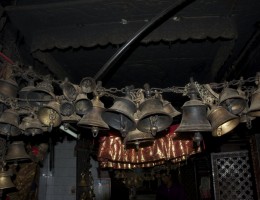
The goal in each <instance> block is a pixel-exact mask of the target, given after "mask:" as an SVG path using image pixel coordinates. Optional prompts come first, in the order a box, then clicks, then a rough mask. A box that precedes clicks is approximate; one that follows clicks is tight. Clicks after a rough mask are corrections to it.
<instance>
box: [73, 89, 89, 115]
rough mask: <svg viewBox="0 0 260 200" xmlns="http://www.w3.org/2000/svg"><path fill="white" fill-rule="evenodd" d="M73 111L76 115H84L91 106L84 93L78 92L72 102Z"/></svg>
mask: <svg viewBox="0 0 260 200" xmlns="http://www.w3.org/2000/svg"><path fill="white" fill-rule="evenodd" d="M74 105H75V112H76V113H77V114H78V115H85V114H86V113H87V112H88V111H89V110H90V109H91V108H92V102H91V101H90V100H89V99H88V97H87V95H86V94H82V93H81V94H79V95H78V96H77V98H76V100H75V102H74Z"/></svg>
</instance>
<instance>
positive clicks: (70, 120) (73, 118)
mask: <svg viewBox="0 0 260 200" xmlns="http://www.w3.org/2000/svg"><path fill="white" fill-rule="evenodd" d="M80 119H81V117H80V116H79V115H77V114H76V113H73V114H72V115H70V116H61V120H62V123H78V122H79V120H80Z"/></svg>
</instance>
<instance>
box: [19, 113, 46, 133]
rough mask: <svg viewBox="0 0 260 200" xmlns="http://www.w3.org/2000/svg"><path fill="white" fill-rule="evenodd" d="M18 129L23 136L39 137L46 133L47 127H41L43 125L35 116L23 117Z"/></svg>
mask: <svg viewBox="0 0 260 200" xmlns="http://www.w3.org/2000/svg"><path fill="white" fill-rule="evenodd" d="M19 128H20V129H21V130H23V133H24V134H25V135H32V136H34V135H39V134H42V133H43V132H46V131H47V127H46V126H45V127H43V124H42V123H41V122H40V121H39V119H38V118H37V116H33V117H31V116H27V117H24V118H23V120H22V123H21V124H20V125H19Z"/></svg>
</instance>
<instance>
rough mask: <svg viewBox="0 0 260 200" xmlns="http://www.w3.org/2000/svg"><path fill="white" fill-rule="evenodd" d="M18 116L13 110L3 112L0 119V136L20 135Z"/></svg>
mask: <svg viewBox="0 0 260 200" xmlns="http://www.w3.org/2000/svg"><path fill="white" fill-rule="evenodd" d="M18 123H19V115H18V113H17V112H15V111H14V110H13V109H7V110H5V111H4V112H3V113H2V115H1V117H0V134H2V135H9V136H17V135H19V134H20V129H19V124H18Z"/></svg>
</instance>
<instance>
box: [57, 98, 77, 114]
mask: <svg viewBox="0 0 260 200" xmlns="http://www.w3.org/2000/svg"><path fill="white" fill-rule="evenodd" d="M74 112H75V107H74V104H73V103H71V102H69V101H62V102H61V104H60V113H61V114H62V115H64V116H70V115H72V114H73V113H74Z"/></svg>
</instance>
